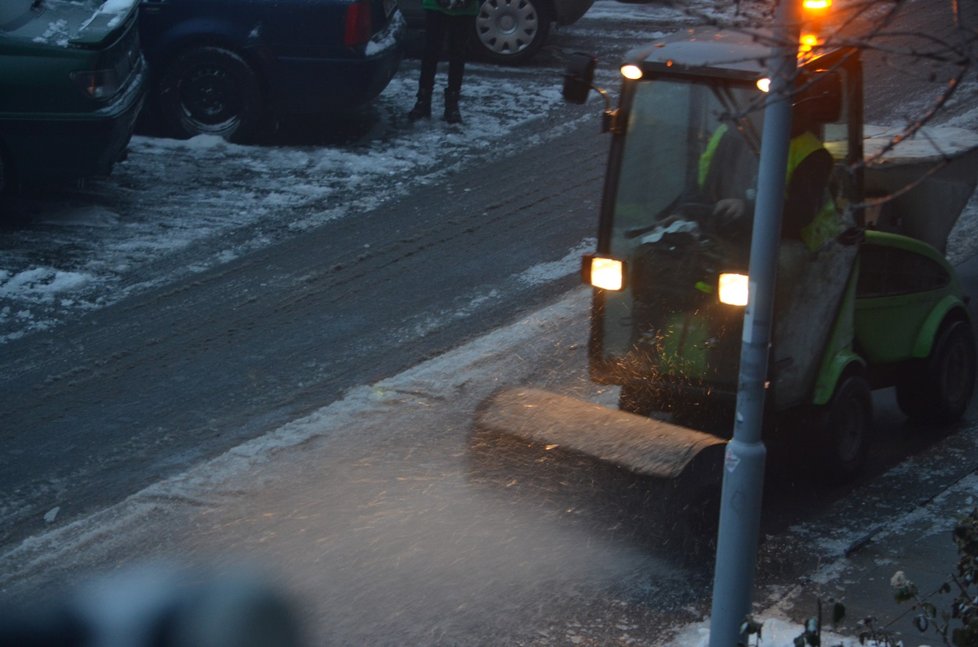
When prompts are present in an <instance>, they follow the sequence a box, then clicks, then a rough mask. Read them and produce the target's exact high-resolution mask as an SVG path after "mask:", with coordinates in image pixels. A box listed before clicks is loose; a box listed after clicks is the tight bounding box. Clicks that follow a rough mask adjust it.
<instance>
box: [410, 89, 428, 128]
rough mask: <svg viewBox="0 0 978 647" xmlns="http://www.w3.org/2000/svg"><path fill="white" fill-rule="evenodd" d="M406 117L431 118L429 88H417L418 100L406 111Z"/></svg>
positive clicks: (413, 119)
mask: <svg viewBox="0 0 978 647" xmlns="http://www.w3.org/2000/svg"><path fill="white" fill-rule="evenodd" d="M408 119H410V120H411V121H417V120H418V119H431V90H418V100H417V101H415V103H414V107H413V108H411V112H409V113H408Z"/></svg>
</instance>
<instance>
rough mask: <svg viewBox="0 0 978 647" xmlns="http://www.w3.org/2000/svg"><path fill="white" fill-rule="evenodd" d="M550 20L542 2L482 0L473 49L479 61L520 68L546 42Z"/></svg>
mask: <svg viewBox="0 0 978 647" xmlns="http://www.w3.org/2000/svg"><path fill="white" fill-rule="evenodd" d="M552 20H553V19H552V18H551V15H550V9H549V7H548V6H547V5H545V4H544V2H543V0H483V2H482V4H481V5H480V6H479V13H478V14H477V15H476V17H475V38H473V39H472V40H473V47H474V49H475V50H476V54H477V56H478V57H479V58H482V59H486V60H488V61H491V62H494V63H502V64H504V65H521V64H523V63H525V62H527V61H528V60H530V59H531V58H532V57H533V55H534V54H536V53H537V51H539V49H540V48H541V47H542V46H543V44H544V42H546V40H547V36H548V35H549V34H550V23H551V21H552Z"/></svg>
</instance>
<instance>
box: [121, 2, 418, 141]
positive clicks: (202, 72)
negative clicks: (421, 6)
mask: <svg viewBox="0 0 978 647" xmlns="http://www.w3.org/2000/svg"><path fill="white" fill-rule="evenodd" d="M139 31H140V36H141V38H142V44H143V53H144V55H145V57H146V60H147V62H148V63H149V67H150V78H151V87H152V90H151V95H150V100H151V110H152V112H153V113H154V114H155V116H156V119H157V121H158V122H159V124H160V126H161V127H162V129H163V131H164V132H165V134H168V135H170V136H173V137H192V136H194V135H198V134H213V135H220V136H222V137H225V138H227V139H230V140H233V141H246V140H248V138H249V137H251V136H252V135H253V134H254V133H255V131H256V129H258V128H259V126H261V125H262V124H263V123H264V121H265V120H266V118H268V117H273V116H282V115H288V114H311V113H328V112H335V111H346V110H351V109H353V108H356V107H358V106H361V105H363V104H365V103H368V102H369V101H371V100H372V99H374V98H375V97H376V96H377V95H379V94H380V93H381V92H382V91H383V90H384V88H386V87H387V85H388V84H389V83H390V81H391V79H392V78H393V76H394V74H395V72H396V71H397V68H398V66H399V64H400V61H401V57H402V41H403V35H404V31H405V21H404V18H403V16H402V15H401V13H400V11H399V10H398V9H397V4H396V2H395V0H275V1H272V0H141V1H140V15H139Z"/></svg>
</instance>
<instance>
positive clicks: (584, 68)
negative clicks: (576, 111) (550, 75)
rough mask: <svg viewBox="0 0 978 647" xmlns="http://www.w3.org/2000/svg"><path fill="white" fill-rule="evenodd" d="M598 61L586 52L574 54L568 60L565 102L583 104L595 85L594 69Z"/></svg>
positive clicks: (565, 77)
mask: <svg viewBox="0 0 978 647" xmlns="http://www.w3.org/2000/svg"><path fill="white" fill-rule="evenodd" d="M597 64H598V59H597V58H595V57H594V56H592V55H591V54H588V53H586V52H573V53H571V54H570V56H568V58H567V69H566V71H565V72H564V92H563V94H564V100H565V101H567V102H568V103H578V104H583V103H586V102H587V96H588V94H589V93H590V92H591V87H592V85H593V84H594V68H595V67H596V66H597Z"/></svg>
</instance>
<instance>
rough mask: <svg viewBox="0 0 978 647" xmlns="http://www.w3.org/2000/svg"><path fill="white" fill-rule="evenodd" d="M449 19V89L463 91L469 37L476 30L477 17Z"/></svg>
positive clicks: (452, 17) (448, 17) (449, 17)
mask: <svg viewBox="0 0 978 647" xmlns="http://www.w3.org/2000/svg"><path fill="white" fill-rule="evenodd" d="M446 18H447V19H448V20H447V22H448V29H447V31H448V89H449V90H451V91H452V92H461V91H462V77H463V76H464V74H465V55H466V53H467V50H468V44H469V35H470V34H471V33H472V31H473V29H474V28H475V16H446Z"/></svg>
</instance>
